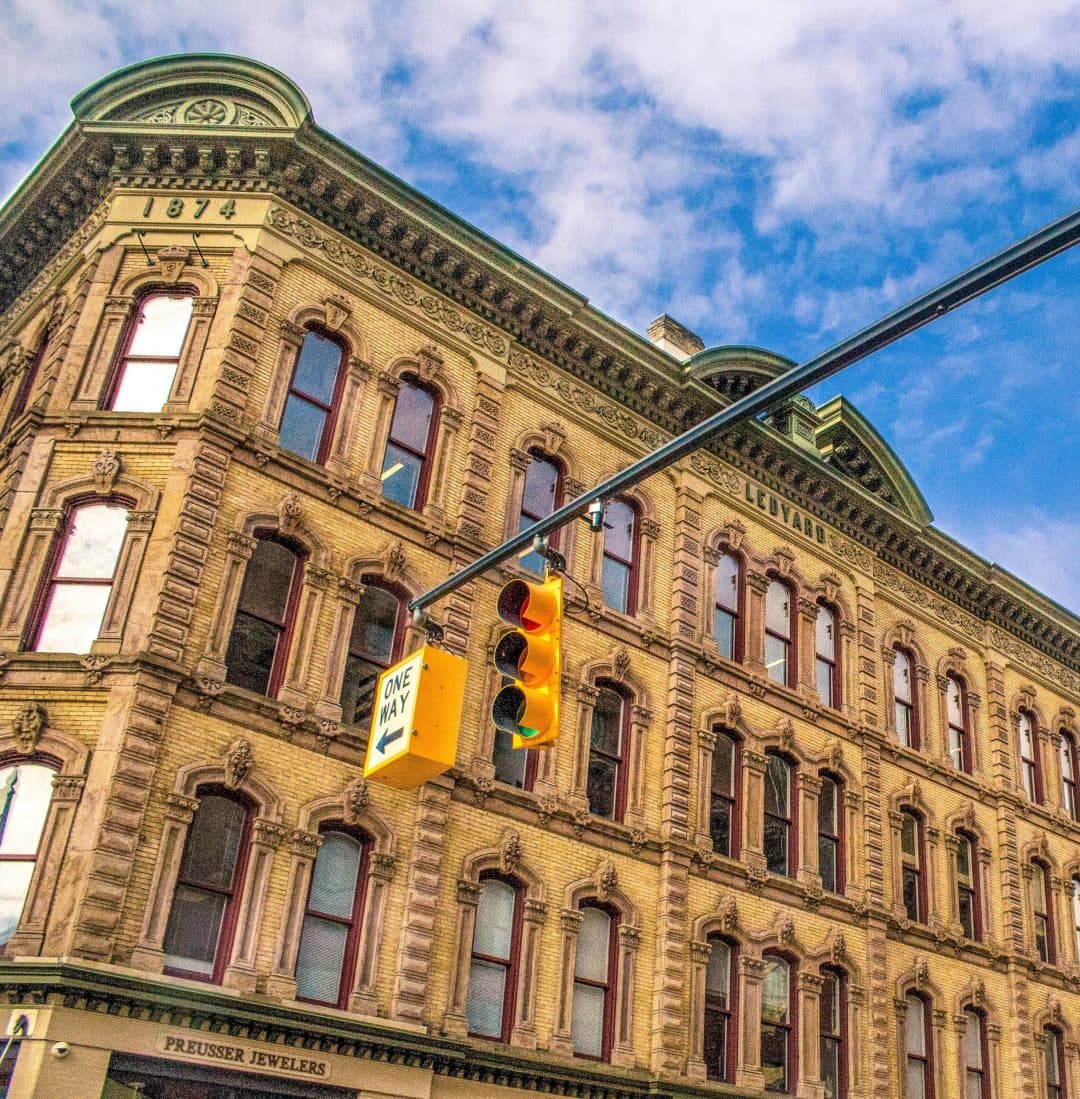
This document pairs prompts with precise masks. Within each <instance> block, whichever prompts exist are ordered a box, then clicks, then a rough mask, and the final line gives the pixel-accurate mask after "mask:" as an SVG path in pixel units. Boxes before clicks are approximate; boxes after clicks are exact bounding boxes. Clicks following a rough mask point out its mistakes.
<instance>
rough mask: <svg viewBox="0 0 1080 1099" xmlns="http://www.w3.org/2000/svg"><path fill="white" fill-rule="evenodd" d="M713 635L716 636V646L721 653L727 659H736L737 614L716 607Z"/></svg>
mask: <svg viewBox="0 0 1080 1099" xmlns="http://www.w3.org/2000/svg"><path fill="white" fill-rule="evenodd" d="M713 636H714V637H715V638H716V647H717V648H718V649H719V650H720V655H721V656H722V657H724V658H725V659H726V660H734V659H735V616H734V615H733V614H729V613H728V612H727V611H725V610H722V609H721V608H720V607H717V608H716V613H715V616H714V618H713Z"/></svg>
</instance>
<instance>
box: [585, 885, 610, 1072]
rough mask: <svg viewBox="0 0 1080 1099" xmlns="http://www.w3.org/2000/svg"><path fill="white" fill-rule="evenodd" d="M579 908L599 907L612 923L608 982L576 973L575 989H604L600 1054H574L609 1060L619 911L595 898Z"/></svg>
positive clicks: (591, 1059)
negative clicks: (579, 987) (582, 986)
mask: <svg viewBox="0 0 1080 1099" xmlns="http://www.w3.org/2000/svg"><path fill="white" fill-rule="evenodd" d="M578 908H579V909H585V908H597V909H599V910H600V911H601V912H603V913H604V914H605V915H606V916H608V917H609V918H610V920H611V923H610V924H609V925H608V928H609V931H608V965H607V982H606V983H603V982H600V981H592V980H589V979H587V978H585V977H579V976H578V975H577V974H576V973H575V974H574V988H575V990H576V989H577V986H578V985H588V986H589V987H590V988H602V989H603V990H604V1018H603V1038H602V1039H601V1043H600V1056H599V1057H595V1056H593V1055H592V1054H590V1053H578V1052H577V1051H576V1050H575V1052H574V1056H575V1057H580V1058H582V1059H583V1060H585V1061H603V1062H607V1061H610V1060H611V1047H612V1046H613V1045H614V1043H615V994H616V991H617V988H618V985H617V980H618V965H619V911H618V909H616V908H612V907H611V906H610V905H606V904H601V903H600V901H593V900H586V901H582V902H581V904H579V905H578Z"/></svg>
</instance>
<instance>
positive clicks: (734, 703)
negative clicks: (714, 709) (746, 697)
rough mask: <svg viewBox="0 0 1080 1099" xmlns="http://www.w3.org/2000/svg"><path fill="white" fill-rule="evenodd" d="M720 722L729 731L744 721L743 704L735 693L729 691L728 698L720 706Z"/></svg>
mask: <svg viewBox="0 0 1080 1099" xmlns="http://www.w3.org/2000/svg"><path fill="white" fill-rule="evenodd" d="M720 720H721V721H722V722H723V724H724V725H726V726H727V727H728V728H729V729H734V728H736V727H737V726H738V724H739V722H740V721H742V703H741V702H740V701H739V696H738V695H737V694H736V693H735V692H734V691H729V692H728V695H727V698H725V699H724V701H723V702H722V703H721V705H720Z"/></svg>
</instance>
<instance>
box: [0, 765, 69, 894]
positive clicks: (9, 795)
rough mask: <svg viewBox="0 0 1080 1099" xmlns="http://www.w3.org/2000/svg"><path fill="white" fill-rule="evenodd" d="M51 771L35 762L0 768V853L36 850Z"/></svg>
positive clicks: (32, 852)
mask: <svg viewBox="0 0 1080 1099" xmlns="http://www.w3.org/2000/svg"><path fill="white" fill-rule="evenodd" d="M54 774H55V772H54V771H53V770H52V768H51V767H42V766H41V765H40V764H37V763H23V764H18V765H16V766H13V767H4V768H0V855H30V856H31V857H32V856H34V855H35V854H36V853H37V849H38V844H39V843H40V842H41V833H42V830H43V829H44V827H45V818H46V817H47V816H48V815H49V802H50V801H51V800H52V780H53V775H54ZM5 873H6V868H5ZM3 876H4V875H3V874H0V878H3Z"/></svg>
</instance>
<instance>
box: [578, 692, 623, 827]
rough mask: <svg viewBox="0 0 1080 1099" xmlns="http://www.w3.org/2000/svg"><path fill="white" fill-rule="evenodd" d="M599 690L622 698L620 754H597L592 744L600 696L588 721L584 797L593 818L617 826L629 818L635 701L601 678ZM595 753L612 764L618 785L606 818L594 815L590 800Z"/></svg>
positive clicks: (595, 813)
mask: <svg viewBox="0 0 1080 1099" xmlns="http://www.w3.org/2000/svg"><path fill="white" fill-rule="evenodd" d="M596 688H597V691H598V692H603V691H607V692H609V693H610V694H612V695H614V696H615V697H616V698H618V699H619V706H620V713H619V754H618V755H617V756H613V755H610V754H608V753H607V752H602V751H600V752H597V748H596V745H595V744H594V743H593V728H594V725H595V722H596V720H597V717H596V714H597V708H598V703H599V701H600V695H599V694H597V697H596V700H595V701H594V702H593V705H592V714H591V720H590V722H589V751H588V755H587V758H586V765H585V797H586V800H588V802H589V813H590V814H591V815H592V816H595V817H599V818H600V819H601V820H610V821H613V822H615V823H616V824H619V823H621V822H622V821H623V820H624V819H625V816H626V803H627V795H628V792H629V785H630V783H629V771H630V736H631V728H630V709H631V706H632V699H631V697H630V695H629V694H628V693H627V692H626V691H625V690H624V689H622V688H621V687H619V685H618V684H616V683H614V682H612V681H610V680H607V679H600V680H597V682H596ZM594 752H596V753H597V755H599V756H600V757H601V758H603V759H604V760H606V761H607V762H609V763H614V765H615V782H614V789H613V790H612V811H611V815H610V816H607V815H606V814H603V813H598V812H595V811H594V809H593V806H592V800H591V799H590V798H589V784H590V775H591V772H592V761H593V753H594Z"/></svg>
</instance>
